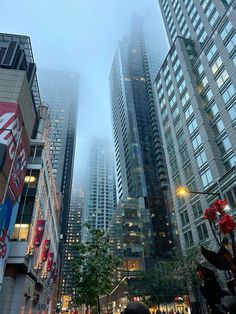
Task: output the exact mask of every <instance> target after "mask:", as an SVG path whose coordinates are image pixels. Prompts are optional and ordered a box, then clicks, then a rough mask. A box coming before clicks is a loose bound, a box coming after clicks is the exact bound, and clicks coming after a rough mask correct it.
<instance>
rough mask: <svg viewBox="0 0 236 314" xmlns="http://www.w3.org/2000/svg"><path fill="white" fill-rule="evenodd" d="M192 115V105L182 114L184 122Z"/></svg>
mask: <svg viewBox="0 0 236 314" xmlns="http://www.w3.org/2000/svg"><path fill="white" fill-rule="evenodd" d="M192 113H193V107H192V105H189V106H188V107H187V109H186V110H185V112H184V114H185V118H186V120H188V118H189V117H190V116H191V115H192Z"/></svg>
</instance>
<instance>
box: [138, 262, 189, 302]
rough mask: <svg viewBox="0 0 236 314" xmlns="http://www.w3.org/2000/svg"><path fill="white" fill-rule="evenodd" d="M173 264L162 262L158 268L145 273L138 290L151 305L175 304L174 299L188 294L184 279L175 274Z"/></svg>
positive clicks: (139, 281) (140, 279) (139, 282)
mask: <svg viewBox="0 0 236 314" xmlns="http://www.w3.org/2000/svg"><path fill="white" fill-rule="evenodd" d="M172 266H173V265H172V262H160V263H158V268H157V269H153V270H150V271H149V272H145V273H143V274H142V275H141V276H140V278H139V280H138V283H137V289H138V290H139V291H140V293H142V295H143V296H146V297H145V300H146V301H145V302H146V303H148V304H149V305H158V304H160V303H168V302H173V300H174V297H176V296H178V295H183V294H185V293H186V292H187V290H186V287H185V286H184V282H183V280H182V278H180V277H179V276H176V275H175V273H173V269H172Z"/></svg>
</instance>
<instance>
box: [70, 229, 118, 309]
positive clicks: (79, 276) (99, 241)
mask: <svg viewBox="0 0 236 314" xmlns="http://www.w3.org/2000/svg"><path fill="white" fill-rule="evenodd" d="M89 230H90V233H91V242H88V243H81V244H79V245H78V246H77V249H78V253H79V254H78V258H77V260H76V261H75V262H74V266H73V272H74V288H75V292H76V296H77V298H76V300H75V302H76V303H77V304H79V305H82V304H85V305H86V308H87V309H88V307H89V306H93V305H95V304H97V308H98V312H99V313H100V303H99V296H102V295H106V294H108V293H109V292H110V291H111V289H112V287H113V285H114V280H113V273H114V269H115V268H116V265H117V263H118V261H117V259H116V257H114V256H113V255H112V253H111V252H110V249H109V244H108V239H107V237H106V236H105V235H104V232H103V231H101V230H97V229H90V228H89Z"/></svg>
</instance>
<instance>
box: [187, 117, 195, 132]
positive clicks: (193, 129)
mask: <svg viewBox="0 0 236 314" xmlns="http://www.w3.org/2000/svg"><path fill="white" fill-rule="evenodd" d="M188 129H189V133H190V134H192V133H193V132H194V131H195V130H196V129H197V121H196V119H193V120H192V121H191V122H190V123H189V124H188Z"/></svg>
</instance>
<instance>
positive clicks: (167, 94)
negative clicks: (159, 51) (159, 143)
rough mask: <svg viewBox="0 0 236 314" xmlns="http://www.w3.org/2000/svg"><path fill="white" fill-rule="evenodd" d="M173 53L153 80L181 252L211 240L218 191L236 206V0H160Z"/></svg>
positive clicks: (170, 52)
mask: <svg viewBox="0 0 236 314" xmlns="http://www.w3.org/2000/svg"><path fill="white" fill-rule="evenodd" d="M159 3H160V6H161V10H162V14H163V18H164V21H165V25H166V29H167V34H168V38H169V41H170V44H171V45H172V46H171V49H170V51H169V53H168V55H167V57H166V59H165V62H164V63H163V65H162V67H161V70H160V71H159V73H158V75H157V77H156V80H155V90H156V94H157V102H158V106H157V109H158V114H159V118H160V121H161V123H160V125H161V131H162V135H163V143H164V148H165V151H166V159H167V165H168V172H169V177H170V178H171V180H170V184H171V189H172V195H173V199H174V204H175V208H176V218H177V224H178V229H179V234H180V241H181V246H182V248H183V249H185V248H187V247H189V246H191V245H193V244H194V243H199V242H207V241H210V242H211V239H212V238H213V237H212V234H211V231H210V230H209V228H208V225H207V224H206V222H204V221H203V220H202V218H201V217H202V215H203V210H204V208H207V207H209V204H210V203H211V202H212V201H213V199H214V197H213V196H209V195H208V196H206V195H198V194H191V196H192V197H189V198H188V199H186V200H184V199H178V198H177V197H176V193H175V190H176V188H178V187H179V186H180V185H182V184H184V185H186V186H188V187H189V189H190V190H193V191H200V192H203V191H205V192H213V193H218V192H221V194H222V196H224V197H225V198H226V199H227V200H228V202H229V205H230V207H231V208H232V210H234V209H235V208H236V185H235V162H236V131H235V123H236V76H235V73H236V30H235V28H236V11H235V5H236V1H213V0H209V1H184V0H179V1H166V0H162V1H159Z"/></svg>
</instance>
